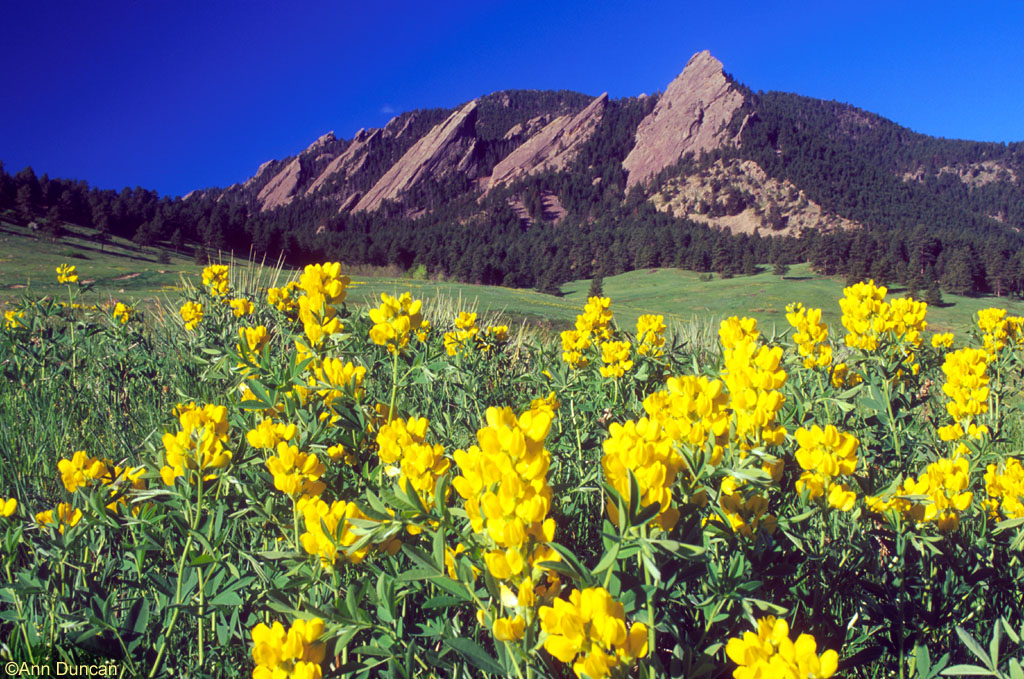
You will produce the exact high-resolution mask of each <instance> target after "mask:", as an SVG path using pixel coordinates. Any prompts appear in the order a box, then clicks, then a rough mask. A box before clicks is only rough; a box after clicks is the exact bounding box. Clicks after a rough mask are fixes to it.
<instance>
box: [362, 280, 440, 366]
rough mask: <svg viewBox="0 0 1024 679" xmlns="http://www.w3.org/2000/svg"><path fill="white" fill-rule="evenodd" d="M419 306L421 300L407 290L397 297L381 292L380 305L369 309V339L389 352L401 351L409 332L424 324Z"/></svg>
mask: <svg viewBox="0 0 1024 679" xmlns="http://www.w3.org/2000/svg"><path fill="white" fill-rule="evenodd" d="M421 306H422V302H420V301H419V300H414V299H413V298H412V294H411V293H408V292H406V293H403V294H402V295H401V296H400V297H398V298H395V297H391V296H390V295H388V294H387V293H381V305H380V306H379V307H378V308H376V309H371V310H370V320H371V321H372V322H373V327H372V328H370V333H369V335H370V341H372V342H373V343H374V344H377V345H380V346H384V347H386V348H387V350H388V351H389V352H390V353H393V354H394V353H401V351H402V350H403V349H404V348H405V347H406V346H408V344H409V335H410V332H413V331H415V332H417V333H418V332H419V331H421V330H423V328H424V325H426V321H424V320H423V315H422V314H421V313H420V308H421Z"/></svg>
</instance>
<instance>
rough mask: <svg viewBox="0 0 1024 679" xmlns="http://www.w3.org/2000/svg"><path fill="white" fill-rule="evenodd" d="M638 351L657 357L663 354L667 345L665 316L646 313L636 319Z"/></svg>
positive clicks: (643, 354) (644, 354) (641, 353)
mask: <svg viewBox="0 0 1024 679" xmlns="http://www.w3.org/2000/svg"><path fill="white" fill-rule="evenodd" d="M636 341H637V348H636V353H638V354H640V355H641V356H650V357H651V358H657V357H659V356H661V355H663V354H664V353H665V352H664V346H665V317H664V316H662V315H660V314H659V315H657V316H655V315H653V314H644V315H643V316H641V317H640V318H638V319H636Z"/></svg>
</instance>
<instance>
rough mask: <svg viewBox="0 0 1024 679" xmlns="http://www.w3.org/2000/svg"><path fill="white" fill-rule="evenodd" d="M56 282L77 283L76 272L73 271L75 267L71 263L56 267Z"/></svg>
mask: <svg viewBox="0 0 1024 679" xmlns="http://www.w3.org/2000/svg"><path fill="white" fill-rule="evenodd" d="M57 282H58V283H77V282H78V274H77V273H75V267H74V265H71V264H61V265H60V266H58V267H57Z"/></svg>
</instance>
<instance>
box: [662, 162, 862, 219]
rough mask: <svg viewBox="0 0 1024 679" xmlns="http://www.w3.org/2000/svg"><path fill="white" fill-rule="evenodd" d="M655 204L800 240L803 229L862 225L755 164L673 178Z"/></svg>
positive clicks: (726, 166)
mask: <svg viewBox="0 0 1024 679" xmlns="http://www.w3.org/2000/svg"><path fill="white" fill-rule="evenodd" d="M650 200H651V202H652V203H653V204H654V206H655V207H656V208H657V209H658V210H661V211H663V212H671V213H672V214H674V215H675V216H677V217H685V218H687V219H690V220H693V221H695V222H701V223H704V224H707V225H709V226H714V227H718V228H728V229H729V230H730V231H732V233H734V234H735V233H747V234H753V233H759V234H760V235H762V236H795V235H798V234H799V233H800V232H801V231H802V230H803V229H815V230H818V231H822V232H831V231H839V230H848V229H857V228H860V226H861V225H860V224H858V223H857V222H854V221H851V220H849V219H845V218H843V217H840V216H838V215H836V214H833V213H830V212H827V211H826V210H825V209H823V208H822V207H821V205H819V204H818V203H816V202H814V201H813V200H811V199H810V198H808V197H807V195H806V194H805V193H804V192H803V191H802V190H800V189H799V188H798V187H797V186H796V185H795V184H793V183H792V182H790V181H788V180H778V179H774V178H772V177H769V176H768V174H767V173H766V172H765V171H764V168H762V167H761V166H760V165H758V164H757V163H755V162H754V161H753V160H736V159H734V160H729V161H722V160H718V161H715V163H714V164H712V165H711V166H710V167H707V168H705V169H703V170H701V171H700V172H697V173H695V174H692V175H689V176H684V177H674V178H672V179H669V180H668V181H666V182H665V183H664V184H663V185H662V186H661V188H660V190H659V192H658V193H656V194H654V195H653V196H651V199H650Z"/></svg>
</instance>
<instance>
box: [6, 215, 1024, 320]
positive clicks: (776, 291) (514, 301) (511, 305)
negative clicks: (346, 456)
mask: <svg viewBox="0 0 1024 679" xmlns="http://www.w3.org/2000/svg"><path fill="white" fill-rule="evenodd" d="M70 228H72V229H73V231H72V233H71V235H68V236H64V237H62V238H61V239H60V241H59V242H57V243H50V242H49V241H47V240H45V239H39V238H36V237H35V236H34V235H33V234H31V232H29V231H28V230H27V229H25V228H23V227H19V226H14V225H11V224H8V223H6V222H4V223H0V303H3V302H4V301H7V302H13V301H14V300H16V299H17V298H18V297H19V296H20V295H21V294H23V293H24V292H26V288H25V287H22V286H30V290H31V292H32V293H33V294H36V295H38V294H62V293H63V286H60V285H58V284H57V282H56V276H55V269H56V267H57V265H59V264H61V263H65V262H66V263H69V264H74V265H75V266H77V268H78V271H79V274H80V276H81V279H82V280H83V281H93V289H94V292H93V295H94V296H95V298H96V299H98V300H101V301H105V300H109V299H116V300H123V301H139V300H154V299H156V300H161V301H163V300H165V299H166V300H169V301H170V302H172V303H174V302H175V301H176V298H177V295H178V289H179V283H180V277H181V275H182V274H185V275H187V276H191V277H192V280H193V281H194V282H195V283H196V284H198V283H199V272H200V271H201V270H202V267H201V266H199V265H197V264H195V263H194V262H193V261H192V259H191V258H187V257H183V256H180V255H178V254H176V253H173V252H168V255H169V258H170V259H169V263H160V262H159V261H158V256H159V253H160V250H157V249H155V248H139V247H138V246H136V245H135V244H133V243H131V242H130V241H126V240H123V239H113V240H112V241H111V242H109V243H107V244H106V245H105V246H104V247H103V248H102V249H101V248H100V247H99V245H98V244H97V243H96V242H95V241H93V240H91V238H90V236H91V234H92V231H91V230H90V229H75V227H70ZM291 275H294V272H290V271H282V272H281V274H280V276H278V283H279V284H280V283H282V282H283V281H284V280H287V278H288V277H289V276H291ZM267 279H268V277H267V276H266V275H264V280H267ZM352 279H353V285H352V288H351V292H350V296H349V300H350V302H354V303H357V304H362V303H375V302H377V301H379V299H380V293H381V292H387V293H388V294H392V295H397V294H400V293H401V292H404V291H406V290H409V291H411V292H412V293H413V296H415V297H417V298H419V299H422V300H423V301H424V304H425V305H427V308H430V307H431V305H436V304H445V305H452V304H454V305H455V306H456V307H457V308H466V309H474V310H477V311H481V312H495V313H499V312H500V313H503V314H504V315H505V316H506V318H507V319H508V320H510V321H513V322H518V321H527V322H528V323H533V324H541V325H547V326H550V327H554V328H556V329H557V328H560V327H567V326H569V325H571V323H572V322H573V320H574V319H575V317H576V314H577V313H578V312H579V311H580V309H582V307H583V305H584V303H585V302H586V297H587V293H588V291H589V289H590V281H589V280H580V281H573V282H571V283H567V284H566V285H564V286H563V287H562V292H563V294H562V296H560V297H555V296H552V295H544V294H541V293H539V292H535V291H533V290H516V289H511V288H501V287H496V286H487V285H470V284H466V283H449V282H443V281H442V282H435V281H429V280H412V279H409V278H388V277H375V276H353V277H352ZM902 292H903V289H902V288H899V287H896V286H893V287H891V288H890V296H900V295H901V294H902ZM604 293H605V295H606V296H608V297H610V298H611V299H612V308H613V310H614V312H615V318H616V321H617V322H618V323H620V324H621V325H622V326H632V325H633V324H635V322H636V319H637V317H638V316H640V315H641V314H644V313H658V314H664V315H665V317H666V320H667V321H676V322H679V323H683V324H688V323H690V322H691V321H693V319H695V318H696V319H700V321H701V322H702V323H703V324H710V323H717V321H718V320H720V319H722V318H725V317H728V316H732V315H740V316H753V317H755V318H757V319H758V323H759V324H760V326H761V327H762V328H764V329H765V330H766V331H770V329H771V327H772V325H773V324H774V325H775V326H777V327H778V329H779V330H780V331H781V330H783V329H785V328H786V327H788V326H787V324H786V319H785V313H786V305H787V304H789V303H790V302H793V301H799V302H802V303H803V304H804V305H805V306H809V307H821V308H822V309H823V310H824V314H823V316H824V320H825V321H826V322H827V323H828V324H829V326H831V327H834V328H838V327H839V317H840V310H839V303H838V300H839V298H840V297H841V296H842V294H843V282H842V281H841V280H838V279H832V278H826V277H823V276H819V275H817V274H814V273H813V272H811V270H810V268H809V266H808V265H806V264H799V265H795V266H793V267H791V269H790V272H789V274H787V276H786V277H785V278H780V277H779V276H776V275H774V274H771V273H769V272H765V273H760V274H757V275H754V276H736V277H734V278H729V279H722V278H720V277H718V276H715V277H714V278H713V279H712V280H709V281H708V280H701V276H700V274H697V273H695V272H691V271H681V270H677V269H646V270H642V271H631V272H629V273H624V274H621V275H618V276H610V277H608V278H605V279H604ZM991 306H997V307H1002V308H1005V309H1007V310H1008V311H1009V312H1010V313H1011V314H1020V315H1024V303H1022V302H1021V301H1019V300H1016V299H1011V298H1007V297H1001V298H996V297H959V296H955V295H948V294H947V295H944V300H943V305H942V306H940V307H937V308H936V307H932V308H930V309H929V310H928V321H929V326H930V329H933V330H938V331H949V330H952V331H957V332H962V331H964V330H966V329H967V328H968V327H969V326H970V325H972V324H973V319H974V317H975V314H976V312H977V311H978V309H984V308H986V307H991Z"/></svg>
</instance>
